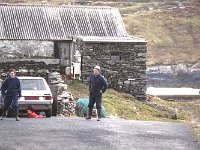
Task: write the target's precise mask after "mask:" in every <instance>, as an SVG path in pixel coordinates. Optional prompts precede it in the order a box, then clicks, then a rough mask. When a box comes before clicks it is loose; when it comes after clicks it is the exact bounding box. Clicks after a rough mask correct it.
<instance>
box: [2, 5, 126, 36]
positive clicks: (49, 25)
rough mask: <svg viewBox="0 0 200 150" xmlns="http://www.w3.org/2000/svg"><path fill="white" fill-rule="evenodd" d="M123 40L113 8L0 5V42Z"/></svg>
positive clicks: (116, 13) (117, 13) (117, 14)
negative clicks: (84, 38) (86, 38)
mask: <svg viewBox="0 0 200 150" xmlns="http://www.w3.org/2000/svg"><path fill="white" fill-rule="evenodd" d="M79 35H80V36H100V37H125V36H127V32H126V30H125V27H124V24H123V21H122V18H121V15H120V13H119V10H118V9H116V8H112V7H103V8H101V7H80V6H34V5H7V6H6V5H2V6H0V39H6V40H29V39H33V40H67V39H69V38H71V37H72V36H79Z"/></svg>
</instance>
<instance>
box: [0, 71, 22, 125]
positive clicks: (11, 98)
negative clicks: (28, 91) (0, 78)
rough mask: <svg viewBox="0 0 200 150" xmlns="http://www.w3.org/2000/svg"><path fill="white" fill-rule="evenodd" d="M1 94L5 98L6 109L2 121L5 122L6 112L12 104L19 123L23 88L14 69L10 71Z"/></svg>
mask: <svg viewBox="0 0 200 150" xmlns="http://www.w3.org/2000/svg"><path fill="white" fill-rule="evenodd" d="M1 94H2V96H3V98H4V108H3V114H2V119H1V120H3V118H4V116H5V113H6V111H7V110H8V108H9V107H10V105H11V104H12V107H13V110H14V112H15V113H16V121H19V117H18V116H19V106H18V99H19V98H20V97H21V86H20V81H19V79H18V78H17V77H16V72H15V70H14V69H11V70H10V71H9V77H8V78H6V80H5V81H4V82H3V85H2V87H1Z"/></svg>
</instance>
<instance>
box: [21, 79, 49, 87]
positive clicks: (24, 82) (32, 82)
mask: <svg viewBox="0 0 200 150" xmlns="http://www.w3.org/2000/svg"><path fill="white" fill-rule="evenodd" d="M20 83H21V89H22V90H46V87H45V84H44V81H43V80H41V79H20Z"/></svg>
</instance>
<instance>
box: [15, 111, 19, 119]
mask: <svg viewBox="0 0 200 150" xmlns="http://www.w3.org/2000/svg"><path fill="white" fill-rule="evenodd" d="M18 116H19V112H16V121H19V117H18Z"/></svg>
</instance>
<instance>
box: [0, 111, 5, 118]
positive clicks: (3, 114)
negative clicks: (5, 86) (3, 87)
mask: <svg viewBox="0 0 200 150" xmlns="http://www.w3.org/2000/svg"><path fill="white" fill-rule="evenodd" d="M4 117H5V111H3V112H2V117H1V120H3V119H4Z"/></svg>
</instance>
